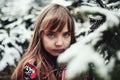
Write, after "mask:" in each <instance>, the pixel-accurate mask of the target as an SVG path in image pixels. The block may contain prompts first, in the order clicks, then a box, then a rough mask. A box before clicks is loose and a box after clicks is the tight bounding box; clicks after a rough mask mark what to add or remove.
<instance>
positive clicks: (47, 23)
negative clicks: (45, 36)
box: [41, 9, 74, 32]
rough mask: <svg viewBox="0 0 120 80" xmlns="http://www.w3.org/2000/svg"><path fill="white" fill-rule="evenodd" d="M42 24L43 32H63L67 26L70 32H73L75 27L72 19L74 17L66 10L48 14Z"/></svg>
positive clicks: (52, 11)
mask: <svg viewBox="0 0 120 80" xmlns="http://www.w3.org/2000/svg"><path fill="white" fill-rule="evenodd" d="M48 13H49V14H47V15H46V16H45V18H44V19H43V21H42V23H41V29H42V30H46V29H47V30H55V31H58V32H60V31H62V30H63V28H64V27H65V26H66V25H67V27H68V31H69V32H71V31H72V28H73V26H74V22H73V20H72V19H71V18H72V17H71V16H70V15H69V14H68V12H67V11H65V10H64V9H61V10H58V11H57V10H56V11H54V10H51V11H49V12H48Z"/></svg>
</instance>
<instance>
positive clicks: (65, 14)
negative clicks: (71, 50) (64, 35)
mask: <svg viewBox="0 0 120 80" xmlns="http://www.w3.org/2000/svg"><path fill="white" fill-rule="evenodd" d="M65 24H67V27H68V30H69V32H70V33H71V39H72V40H71V44H73V43H75V41H76V40H75V36H74V21H73V19H72V16H71V15H70V12H69V10H68V9H67V8H65V7H63V6H61V5H58V4H50V5H48V6H46V7H45V8H44V9H43V10H42V11H41V13H40V15H39V16H38V19H37V21H36V23H35V26H34V27H35V29H34V34H33V37H32V41H31V42H30V45H29V47H28V49H27V51H26V52H25V54H24V56H23V57H22V60H21V61H20V62H19V64H18V66H17V67H16V69H15V71H14V73H13V75H12V77H11V79H12V80H13V79H15V80H19V79H21V80H23V68H24V66H25V64H26V63H27V62H28V61H29V60H31V59H33V60H35V61H36V62H37V65H36V69H37V75H38V77H40V70H41V68H43V69H45V70H51V69H52V66H51V64H50V63H49V62H48V61H47V59H46V57H44V51H43V45H42V40H41V38H42V32H43V31H44V30H45V29H50V30H54V29H57V30H58V31H61V30H62V29H63V28H64V26H65ZM48 80H56V78H55V77H54V75H53V76H49V77H48Z"/></svg>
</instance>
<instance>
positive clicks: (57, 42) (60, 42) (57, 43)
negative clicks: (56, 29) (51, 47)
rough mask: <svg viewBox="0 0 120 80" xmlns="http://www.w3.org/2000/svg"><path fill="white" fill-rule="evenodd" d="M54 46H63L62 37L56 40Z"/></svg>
mask: <svg viewBox="0 0 120 80" xmlns="http://www.w3.org/2000/svg"><path fill="white" fill-rule="evenodd" d="M55 44H56V46H62V45H63V44H64V40H63V38H62V37H59V38H58V39H57V40H56V43H55Z"/></svg>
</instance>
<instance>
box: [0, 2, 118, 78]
mask: <svg viewBox="0 0 120 80" xmlns="http://www.w3.org/2000/svg"><path fill="white" fill-rule="evenodd" d="M49 3H58V4H61V5H63V6H66V7H67V8H68V9H70V11H71V14H72V15H73V18H74V21H75V25H76V29H75V35H76V39H77V43H75V44H73V45H72V46H71V47H70V48H69V49H68V50H66V51H65V52H64V53H63V54H62V55H60V56H59V58H58V63H59V64H60V65H61V64H64V63H67V64H68V66H67V76H66V78H67V79H68V80H70V79H72V80H76V79H77V78H78V79H80V76H81V74H82V73H84V72H87V71H88V72H89V70H90V69H92V70H93V69H94V70H93V71H94V73H95V74H96V76H97V75H99V76H97V80H119V79H120V77H119V75H118V74H120V1H119V0H66V1H65V0H20V1H18V0H1V1H0V75H1V76H2V77H3V76H4V75H5V74H12V72H13V67H15V66H17V63H18V62H19V60H20V59H21V57H22V55H23V54H24V52H25V50H26V49H27V47H28V44H29V41H30V39H31V37H32V34H33V27H34V22H35V20H36V18H37V16H38V14H39V12H40V10H41V9H42V7H44V6H45V5H47V4H49ZM73 65H74V66H73ZM91 66H92V67H91ZM1 76H0V80H1V79H4V78H1ZM8 80H9V79H8Z"/></svg>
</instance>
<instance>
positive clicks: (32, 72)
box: [23, 60, 37, 80]
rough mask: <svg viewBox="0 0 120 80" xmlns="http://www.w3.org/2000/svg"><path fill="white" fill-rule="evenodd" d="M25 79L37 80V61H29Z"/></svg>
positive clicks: (26, 66) (26, 65) (25, 67)
mask: <svg viewBox="0 0 120 80" xmlns="http://www.w3.org/2000/svg"><path fill="white" fill-rule="evenodd" d="M23 71H24V79H25V80H36V78H37V70H36V65H35V60H29V61H28V62H27V63H26V64H25V66H24V70H23Z"/></svg>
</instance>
